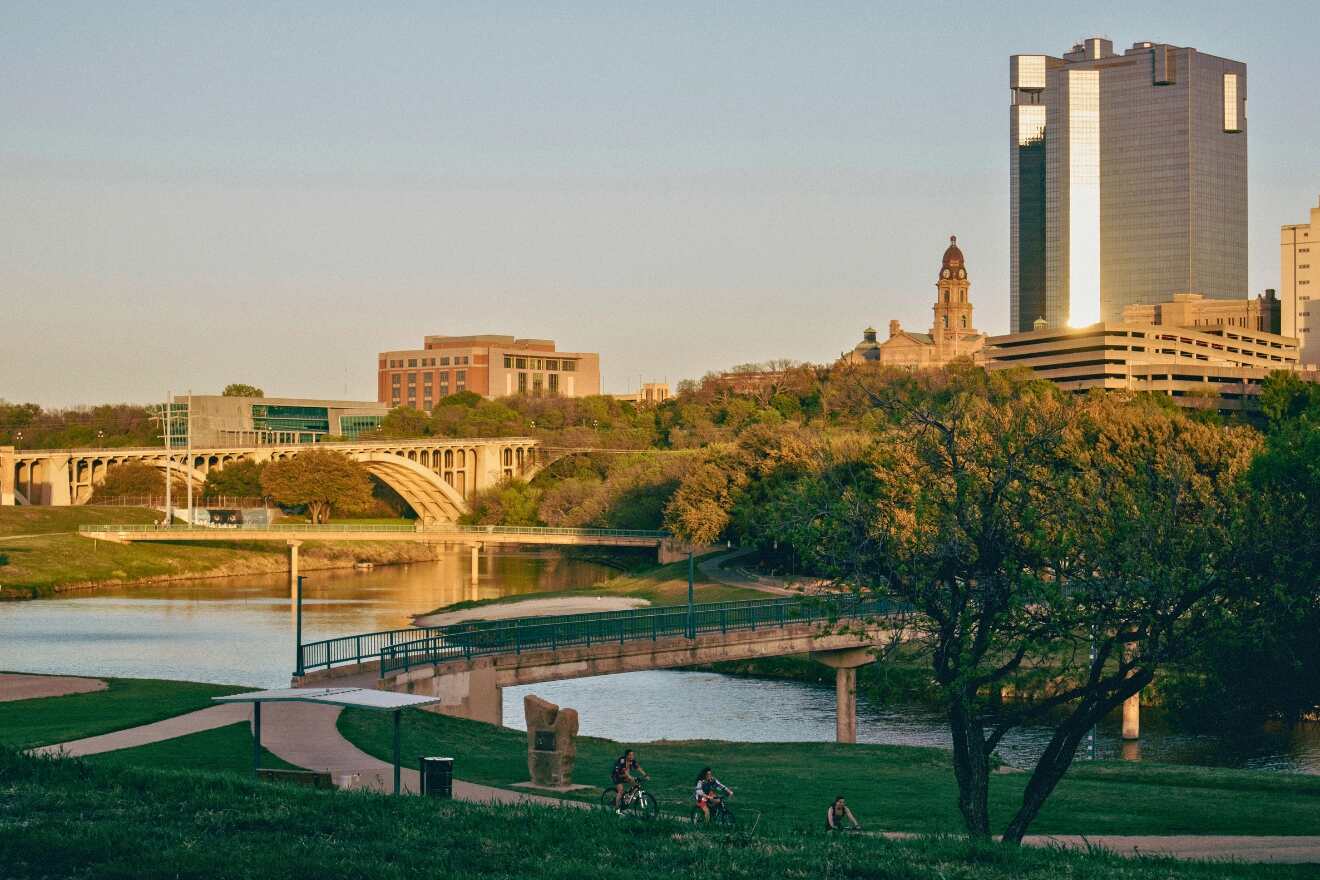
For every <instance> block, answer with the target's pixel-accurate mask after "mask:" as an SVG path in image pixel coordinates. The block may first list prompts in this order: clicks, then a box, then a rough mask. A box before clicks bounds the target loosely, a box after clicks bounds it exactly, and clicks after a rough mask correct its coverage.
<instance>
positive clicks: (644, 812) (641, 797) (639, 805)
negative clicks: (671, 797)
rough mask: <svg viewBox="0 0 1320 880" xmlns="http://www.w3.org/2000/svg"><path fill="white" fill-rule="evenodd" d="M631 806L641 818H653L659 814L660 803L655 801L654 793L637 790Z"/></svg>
mask: <svg viewBox="0 0 1320 880" xmlns="http://www.w3.org/2000/svg"><path fill="white" fill-rule="evenodd" d="M632 808H633V810H634V811H635V812H636V813H637V815H639V816H641V817H642V818H643V819H655V818H657V817H658V816H659V815H660V804H659V803H658V802H657V801H656V799H655V795H653V794H651V793H650V792H649V791H639V792H637V797H635V798H634V799H633V802H632Z"/></svg>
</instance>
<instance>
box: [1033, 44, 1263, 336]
mask: <svg viewBox="0 0 1320 880" xmlns="http://www.w3.org/2000/svg"><path fill="white" fill-rule="evenodd" d="M1009 86H1010V91H1011V94H1012V102H1011V105H1010V107H1009V126H1010V161H1009V169H1010V176H1011V180H1010V230H1011V231H1010V242H1009V244H1010V276H1011V277H1010V291H1011V293H1010V295H1011V321H1012V329H1013V331H1014V332H1025V331H1028V330H1031V329H1032V326H1033V324H1034V323H1035V322H1036V321H1037V320H1038V319H1043V320H1044V321H1045V322H1046V325H1047V326H1050V327H1061V326H1068V325H1071V326H1086V325H1089V324H1093V323H1096V322H1098V321H1116V320H1119V319H1120V317H1121V315H1122V312H1123V308H1124V307H1125V306H1128V305H1133V304H1141V303H1159V302H1165V301H1168V300H1170V299H1171V298H1172V297H1173V294H1174V293H1179V292H1185V291H1196V292H1199V293H1202V294H1204V295H1205V296H1207V297H1209V298H1233V299H1238V298H1242V297H1245V296H1246V291H1247V140H1246V65H1245V64H1242V63H1240V62H1237V61H1231V60H1228V59H1225V58H1218V57H1216V56H1213V55H1207V54H1205V53H1202V52H1198V51H1197V50H1196V49H1190V48H1182V47H1178V46H1170V45H1164V44H1154V43H1137V44H1136V45H1134V46H1133V47H1132V48H1131V49H1129V50H1127V51H1126V52H1125V53H1123V54H1122V55H1115V54H1114V51H1113V44H1112V43H1111V42H1110V41H1108V40H1104V39H1099V38H1091V39H1087V40H1084V41H1083V42H1081V43H1079V44H1077V45H1076V46H1074V47H1073V48H1072V50H1071V51H1069V52H1067V53H1065V54H1064V55H1063V56H1062V57H1059V58H1056V57H1053V56H1048V55H1015V56H1012V58H1010V59H1009Z"/></svg>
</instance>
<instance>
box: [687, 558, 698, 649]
mask: <svg viewBox="0 0 1320 880" xmlns="http://www.w3.org/2000/svg"><path fill="white" fill-rule="evenodd" d="M694 565H695V563H694V562H693V559H692V548H691V547H688V609H687V631H688V638H689V639H695V638H696V637H697V619H696V608H694V607H693V604H692V581H693V573H694V572H693V567H694Z"/></svg>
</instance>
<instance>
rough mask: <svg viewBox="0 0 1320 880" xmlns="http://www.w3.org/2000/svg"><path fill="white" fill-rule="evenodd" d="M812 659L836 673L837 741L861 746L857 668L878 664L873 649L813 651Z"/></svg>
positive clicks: (835, 725)
mask: <svg viewBox="0 0 1320 880" xmlns="http://www.w3.org/2000/svg"><path fill="white" fill-rule="evenodd" d="M811 659H812V660H815V661H816V662H817V663H820V664H822V665H824V666H829V667H830V668H832V669H833V670H834V700H835V710H834V741H835V742H840V743H855V742H857V668H858V667H859V666H865V665H866V664H868V663H874V662H875V657H874V656H873V655H872V654H871V651H870V649H869V648H845V649H843V650H841V651H813V652H812V654H811Z"/></svg>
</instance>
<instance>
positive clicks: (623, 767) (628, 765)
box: [610, 749, 651, 813]
mask: <svg viewBox="0 0 1320 880" xmlns="http://www.w3.org/2000/svg"><path fill="white" fill-rule="evenodd" d="M634 773H640V774H641V775H642V776H645V777H646V778H647V779H650V778H651V775H650V774H649V773H647V772H646V771H645V770H643V769H642V765H641V764H638V763H637V755H636V753H635V752H633V750H632V749H628V750H627V751H626V752H624V753H623V754H622V755H620V756H619V758H618V759H617V760H615V762H614V769H613V770H611V771H610V780H611V781H612V782H613V783H614V812H616V813H622V812H623V789H624V786H627V785H634V786H635V785H638V782H637V778H636V777H635V776H633V774H634Z"/></svg>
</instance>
